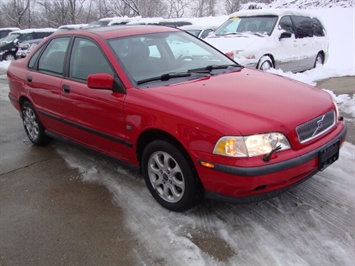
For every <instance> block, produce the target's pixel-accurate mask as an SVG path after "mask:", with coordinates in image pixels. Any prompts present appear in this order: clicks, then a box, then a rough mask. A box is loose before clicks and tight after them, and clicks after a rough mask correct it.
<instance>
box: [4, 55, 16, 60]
mask: <svg viewBox="0 0 355 266" xmlns="http://www.w3.org/2000/svg"><path fill="white" fill-rule="evenodd" d="M5 60H6V61H13V60H15V57H14V56H13V55H12V54H8V55H7V56H6V57H5Z"/></svg>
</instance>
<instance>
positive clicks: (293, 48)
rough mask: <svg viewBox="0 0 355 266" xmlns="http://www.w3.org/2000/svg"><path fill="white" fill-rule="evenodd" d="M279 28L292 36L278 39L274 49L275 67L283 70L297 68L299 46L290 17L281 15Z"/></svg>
mask: <svg viewBox="0 0 355 266" xmlns="http://www.w3.org/2000/svg"><path fill="white" fill-rule="evenodd" d="M279 28H280V29H281V30H282V31H285V32H289V33H291V34H292V36H291V37H290V38H282V39H279V40H278V42H279V43H278V45H277V47H276V49H275V68H281V69H283V70H284V71H295V70H298V69H299V56H300V53H301V46H300V44H299V42H298V40H297V39H296V36H295V29H294V25H293V23H292V20H291V17H290V16H283V17H281V19H280V22H279ZM277 38H280V36H277Z"/></svg>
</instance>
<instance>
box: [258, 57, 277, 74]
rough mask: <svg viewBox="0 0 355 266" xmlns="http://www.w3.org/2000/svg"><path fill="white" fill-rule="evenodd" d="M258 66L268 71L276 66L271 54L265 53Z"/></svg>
mask: <svg viewBox="0 0 355 266" xmlns="http://www.w3.org/2000/svg"><path fill="white" fill-rule="evenodd" d="M257 68H258V69H260V70H262V71H266V70H269V69H270V68H274V64H273V63H272V60H271V58H270V56H266V55H265V56H263V57H261V58H260V60H259V63H258V67H257Z"/></svg>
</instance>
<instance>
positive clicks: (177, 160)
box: [142, 140, 203, 212]
mask: <svg viewBox="0 0 355 266" xmlns="http://www.w3.org/2000/svg"><path fill="white" fill-rule="evenodd" d="M142 170H143V175H144V179H145V183H146V185H147V187H148V189H149V191H150V193H151V194H152V196H153V197H154V198H155V200H156V201H158V202H159V204H160V205H162V206H163V207H165V208H167V209H169V210H171V211H176V212H182V211H186V210H188V209H191V208H192V207H194V206H195V205H197V204H198V203H199V202H200V201H201V199H202V194H203V193H202V186H201V184H200V182H199V179H198V177H197V176H196V174H195V171H194V169H193V167H192V166H191V165H190V164H189V162H188V159H186V157H185V156H184V155H183V153H182V152H181V151H180V150H179V149H177V148H176V147H175V146H174V145H172V144H171V143H169V142H166V141H162V140H156V141H153V142H151V143H150V144H148V145H147V147H146V148H145V150H144V152H143V156H142Z"/></svg>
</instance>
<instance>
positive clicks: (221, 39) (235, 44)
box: [204, 33, 270, 53]
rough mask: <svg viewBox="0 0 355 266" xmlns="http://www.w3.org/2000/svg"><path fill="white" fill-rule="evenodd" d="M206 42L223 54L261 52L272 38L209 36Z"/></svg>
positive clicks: (251, 35) (246, 35)
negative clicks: (245, 51)
mask: <svg viewBox="0 0 355 266" xmlns="http://www.w3.org/2000/svg"><path fill="white" fill-rule="evenodd" d="M204 40H205V41H206V42H208V43H209V44H211V45H212V46H214V47H215V48H217V49H218V50H220V51H221V52H223V53H228V52H233V51H237V50H238V51H243V50H248V51H249V52H252V51H257V50H260V49H261V48H263V47H264V48H265V46H267V45H268V42H269V40H270V36H266V35H265V36H257V35H253V34H246V33H245V34H240V35H223V36H215V35H212V36H209V37H207V38H205V39H204Z"/></svg>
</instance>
